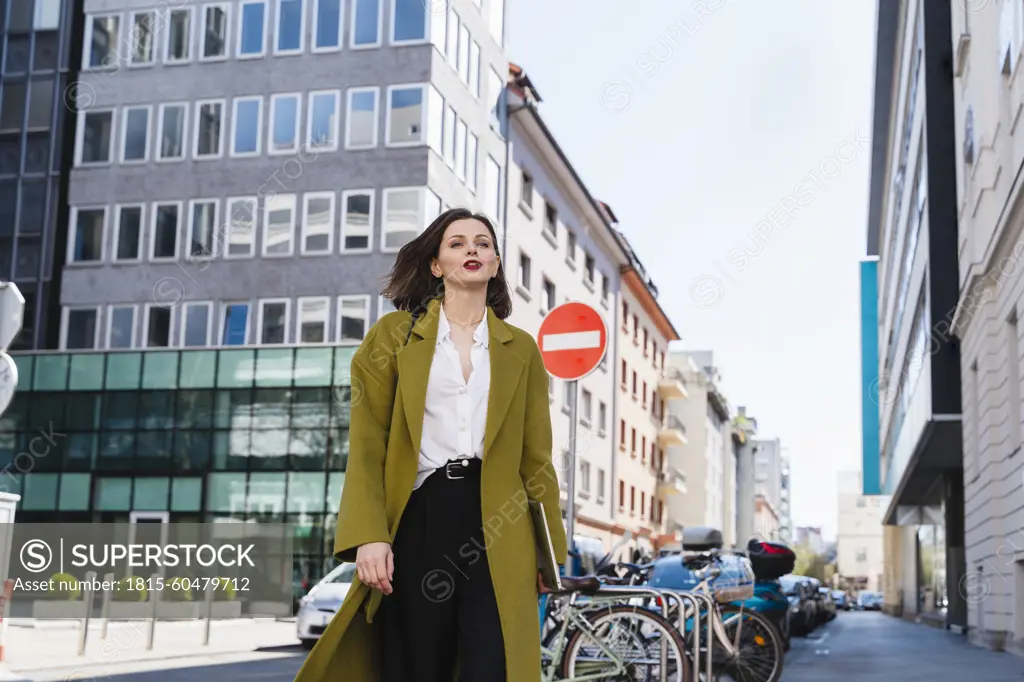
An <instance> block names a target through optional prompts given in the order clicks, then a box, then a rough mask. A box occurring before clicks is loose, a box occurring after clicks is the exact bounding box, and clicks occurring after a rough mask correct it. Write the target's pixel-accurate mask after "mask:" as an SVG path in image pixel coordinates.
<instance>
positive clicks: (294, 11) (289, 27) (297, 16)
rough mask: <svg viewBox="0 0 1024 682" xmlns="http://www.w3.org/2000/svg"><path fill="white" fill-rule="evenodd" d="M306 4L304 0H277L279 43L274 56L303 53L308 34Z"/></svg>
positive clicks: (275, 46)
mask: <svg viewBox="0 0 1024 682" xmlns="http://www.w3.org/2000/svg"><path fill="white" fill-rule="evenodd" d="M305 19H306V12H305V2H304V1H303V0H277V31H276V35H277V42H276V43H275V44H274V54H278V55H288V54H298V53H300V52H302V48H303V40H302V38H303V36H304V35H305V34H306V32H305V30H303V29H304V27H305V25H306V21H305Z"/></svg>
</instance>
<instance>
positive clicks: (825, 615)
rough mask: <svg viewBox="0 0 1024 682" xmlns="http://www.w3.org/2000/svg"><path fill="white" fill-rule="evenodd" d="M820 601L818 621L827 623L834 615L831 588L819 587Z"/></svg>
mask: <svg viewBox="0 0 1024 682" xmlns="http://www.w3.org/2000/svg"><path fill="white" fill-rule="evenodd" d="M818 594H819V595H820V603H821V605H822V607H823V611H822V613H820V614H819V615H818V617H819V619H820V622H822V623H828V622H830V621H831V620H833V619H834V618H835V617H836V611H837V610H838V609H837V607H836V600H835V598H834V597H833V596H832V590H830V589H828V588H827V587H819V588H818Z"/></svg>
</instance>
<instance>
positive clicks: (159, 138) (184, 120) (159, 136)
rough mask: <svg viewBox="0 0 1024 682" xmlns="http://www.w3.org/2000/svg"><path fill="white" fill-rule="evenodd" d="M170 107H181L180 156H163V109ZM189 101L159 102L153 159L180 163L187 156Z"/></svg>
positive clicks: (159, 161)
mask: <svg viewBox="0 0 1024 682" xmlns="http://www.w3.org/2000/svg"><path fill="white" fill-rule="evenodd" d="M170 108H182V109H183V110H184V111H183V112H182V114H181V156H163V155H162V152H163V146H164V145H163V140H164V111H166V110H167V109H170ZM190 111H191V109H190V107H189V102H161V103H160V108H159V109H158V110H157V124H156V125H157V133H156V148H155V150H154V151H155V156H154V159H155V161H156V162H157V163H181V162H182V161H184V160H185V159H186V158H187V157H188V148H189V144H188V141H189V125H188V123H189V113H190Z"/></svg>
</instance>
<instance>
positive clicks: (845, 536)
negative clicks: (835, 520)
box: [836, 471, 885, 592]
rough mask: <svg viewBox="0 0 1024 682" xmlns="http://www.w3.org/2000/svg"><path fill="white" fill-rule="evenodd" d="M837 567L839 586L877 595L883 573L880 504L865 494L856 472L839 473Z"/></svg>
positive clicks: (875, 496)
mask: <svg viewBox="0 0 1024 682" xmlns="http://www.w3.org/2000/svg"><path fill="white" fill-rule="evenodd" d="M838 498H839V499H838V503H839V530H838V533H837V535H836V549H837V564H838V566H837V568H838V571H839V576H840V579H841V580H842V584H843V585H844V586H846V587H848V588H849V589H851V590H853V591H860V590H869V591H871V592H877V591H879V590H880V589H881V586H882V574H883V572H884V570H885V567H884V560H883V557H882V510H883V507H882V504H883V503H884V499H883V498H881V497H879V496H877V495H865V494H864V485H863V483H862V480H861V474H860V472H859V471H844V472H841V473H840V474H839V490H838Z"/></svg>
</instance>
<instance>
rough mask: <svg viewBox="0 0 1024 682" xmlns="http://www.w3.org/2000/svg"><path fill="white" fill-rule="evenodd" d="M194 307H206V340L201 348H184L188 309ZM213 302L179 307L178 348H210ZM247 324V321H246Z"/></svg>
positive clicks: (190, 303)
mask: <svg viewBox="0 0 1024 682" xmlns="http://www.w3.org/2000/svg"><path fill="white" fill-rule="evenodd" d="M196 306H206V340H205V341H204V342H203V345H201V346H186V345H185V331H186V329H187V327H188V309H189V308H193V307H196ZM214 307H215V306H214V304H213V301H188V302H187V303H185V304H183V305H182V306H181V320H180V322H181V324H179V325H178V348H210V347H212V345H213V344H212V343H211V342H210V341H211V340H210V335H211V334H213V309H214ZM246 323H247V324H248V319H247V320H246Z"/></svg>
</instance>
